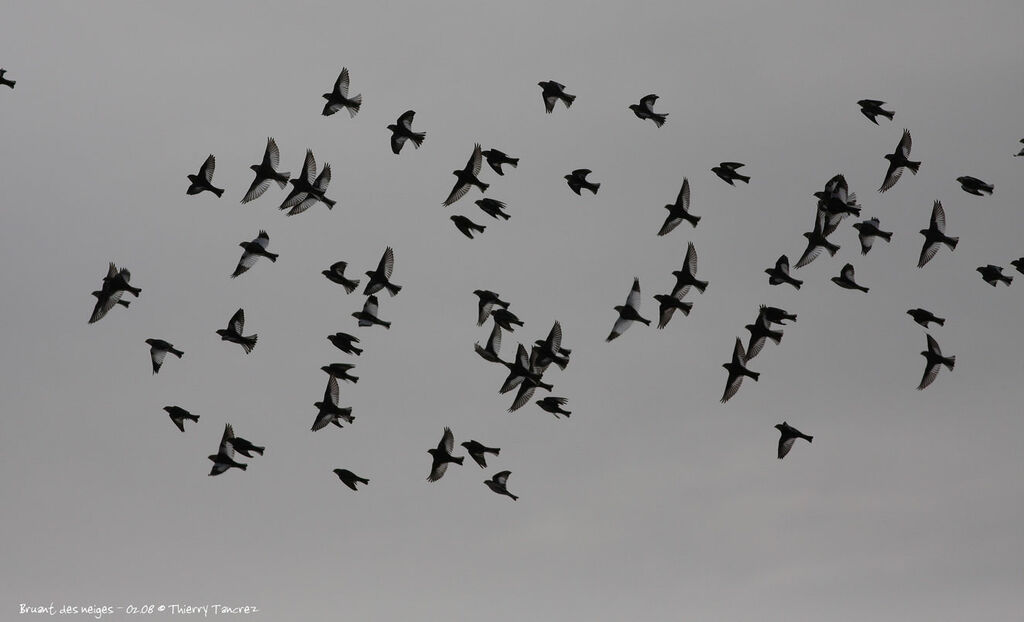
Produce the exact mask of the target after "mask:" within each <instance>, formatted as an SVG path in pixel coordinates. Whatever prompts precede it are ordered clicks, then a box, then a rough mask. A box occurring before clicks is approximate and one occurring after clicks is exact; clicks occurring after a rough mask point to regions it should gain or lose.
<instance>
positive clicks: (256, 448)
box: [252, 447, 266, 456]
mask: <svg viewBox="0 0 1024 622" xmlns="http://www.w3.org/2000/svg"><path fill="white" fill-rule="evenodd" d="M265 449H266V447H253V448H252V450H253V451H255V452H256V453H258V454H259V455H261V456H262V455H263V450H265Z"/></svg>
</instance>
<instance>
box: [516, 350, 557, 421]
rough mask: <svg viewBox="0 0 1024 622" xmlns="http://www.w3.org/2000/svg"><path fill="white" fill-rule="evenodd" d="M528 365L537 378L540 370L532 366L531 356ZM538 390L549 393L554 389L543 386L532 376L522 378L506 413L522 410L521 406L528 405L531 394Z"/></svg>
mask: <svg viewBox="0 0 1024 622" xmlns="http://www.w3.org/2000/svg"><path fill="white" fill-rule="evenodd" d="M530 364H531V365H530V369H531V370H536V372H537V375H538V378H539V374H540V373H541V370H539V369H538V368H536V367H535V366H534V365H533V358H532V356H531V359H530ZM538 388H539V389H544V390H545V391H551V390H552V389H554V387H553V386H551V385H550V384H544V383H543V382H541V381H540V380H539V379H535V378H534V377H532V376H527V377H525V378H523V379H522V382H520V383H519V391H517V392H516V398H515V399H514V400H513V401H512V405H511V406H509V409H508V412H510V413H511V412H515V411H517V410H519V409H520V408H522V407H523V406H526V404H527V403H529V401H530V400H531V399H533V393H534V391H535V390H536V389H538Z"/></svg>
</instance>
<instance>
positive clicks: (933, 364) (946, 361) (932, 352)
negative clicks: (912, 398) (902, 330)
mask: <svg viewBox="0 0 1024 622" xmlns="http://www.w3.org/2000/svg"><path fill="white" fill-rule="evenodd" d="M925 337H927V338H928V349H927V350H925V351H923V352H921V356H923V357H924V358H925V367H924V376H922V377H921V384H919V385H917V390H918V391H921V390H923V389H924V388H925V387H927V386H928V385H930V384H931V383H932V382H934V381H935V377H936V376H938V375H939V366H940V365H945V366H946V369H948V370H949V371H953V366H954V364H956V357H955V356H943V354H942V350H941V349H940V348H939V344H938V342H937V341H935V339H934V338H933V337H932V336H931V335H925Z"/></svg>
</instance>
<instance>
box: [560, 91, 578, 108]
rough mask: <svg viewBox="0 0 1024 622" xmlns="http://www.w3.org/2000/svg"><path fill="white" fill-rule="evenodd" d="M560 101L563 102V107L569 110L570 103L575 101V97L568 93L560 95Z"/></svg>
mask: <svg viewBox="0 0 1024 622" xmlns="http://www.w3.org/2000/svg"><path fill="white" fill-rule="evenodd" d="M561 99H562V101H563V102H565V107H566V108H571V107H572V103H573V102H574V101H576V96H575V95H569V94H568V93H562V96H561Z"/></svg>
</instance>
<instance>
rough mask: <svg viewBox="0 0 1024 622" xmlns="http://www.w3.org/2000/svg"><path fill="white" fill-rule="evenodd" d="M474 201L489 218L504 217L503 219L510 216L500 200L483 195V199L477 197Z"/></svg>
mask: <svg viewBox="0 0 1024 622" xmlns="http://www.w3.org/2000/svg"><path fill="white" fill-rule="evenodd" d="M474 203H476V205H477V207H479V208H480V209H481V210H483V212H484V213H485V214H487V215H488V216H490V217H491V218H504V219H505V220H508V219H509V218H511V216H510V215H509V214H508V212H505V211H504V209H505V204H504V203H502V202H501V201H498V200H495V199H488V198H486V197H485V198H483V199H477V200H476V201H474Z"/></svg>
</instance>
